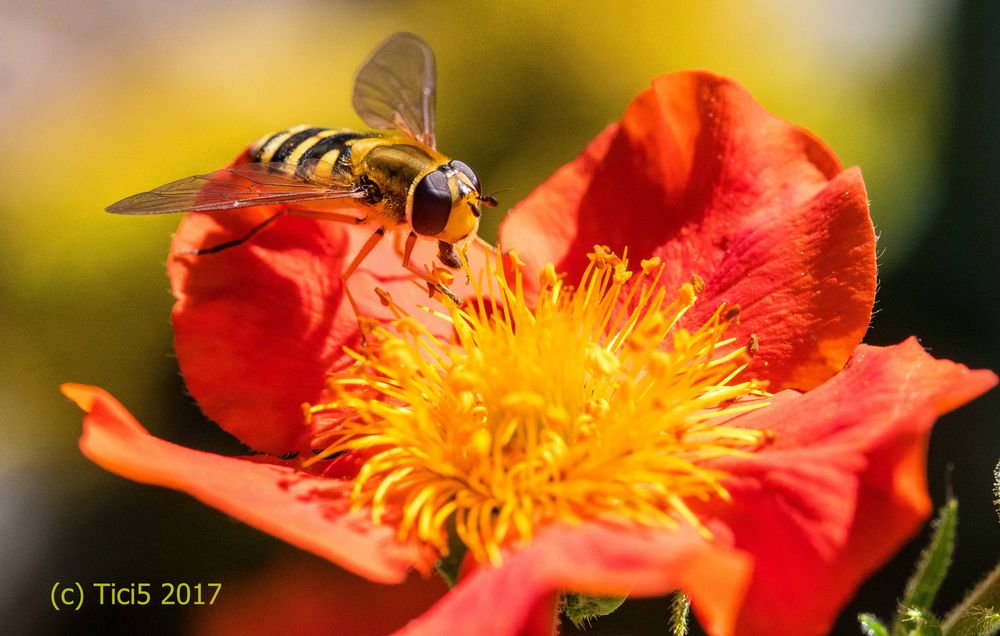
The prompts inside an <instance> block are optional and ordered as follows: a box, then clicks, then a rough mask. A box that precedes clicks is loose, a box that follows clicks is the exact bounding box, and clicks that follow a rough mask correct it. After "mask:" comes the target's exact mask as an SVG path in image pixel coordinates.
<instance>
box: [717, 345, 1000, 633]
mask: <svg viewBox="0 0 1000 636" xmlns="http://www.w3.org/2000/svg"><path fill="white" fill-rule="evenodd" d="M996 380H997V379H996V376H995V375H993V374H992V373H990V372H989V371H970V370H969V369H967V368H966V367H964V366H962V365H958V364H955V363H952V362H949V361H946V360H935V359H934V358H932V357H931V356H929V355H928V354H927V353H926V352H925V351H924V350H923V349H922V348H921V347H920V345H919V344H917V342H916V341H915V340H913V339H910V340H908V341H906V342H904V343H902V344H900V345H897V346H894V347H887V348H877V347H867V346H861V347H859V348H858V350H857V351H856V352H855V355H854V357H853V358H852V360H851V363H850V364H849V366H848V367H847V368H846V369H845V370H844V371H843V372H842V373H840V374H838V375H837V376H835V377H834V378H833V379H831V380H829V381H828V382H826V383H825V384H823V385H822V386H820V387H819V388H817V389H815V390H813V391H811V392H809V393H806V394H803V395H795V394H792V393H791V392H789V393H787V394H782V395H778V396H776V397H775V400H774V403H773V404H772V406H771V407H769V408H767V409H764V410H762V411H758V412H755V413H752V414H750V415H748V416H747V417H745V418H742V419H741V421H740V423H741V424H742V425H745V426H748V427H751V428H766V429H770V430H772V431H774V433H775V436H776V437H775V442H774V444H773V445H771V446H769V447H768V448H766V449H765V450H763V451H762V452H760V453H758V454H756V455H753V456H749V457H746V458H733V459H729V460H726V461H725V462H721V463H720V467H721V468H723V470H725V471H727V472H728V473H729V475H730V477H729V478H727V480H726V482H725V486H726V488H727V490H728V491H729V493H730V494H731V495H732V498H733V502H732V504H729V505H726V506H724V507H722V506H720V508H719V509H718V510H716V511H715V512H716V513H717V515H718V516H719V517H721V520H722V521H723V522H724V523H726V524H727V525H728V526H729V527H730V528H731V529H732V533H733V537H734V538H735V547H737V548H739V549H742V550H745V551H747V552H749V553H750V554H752V555H753V557H754V578H753V583H752V585H751V588H750V592H749V595H748V597H747V603H746V606H745V607H744V610H743V612H742V613H741V615H740V623H739V628H738V630H737V633H739V634H774V633H796V634H812V633H816V634H819V633H825V632H826V630H827V629H828V628H829V626H830V623H831V622H832V621H833V619H834V618H835V616H836V613H837V611H838V609H839V608H840V607H841V606H842V604H843V603H844V602H846V601H847V600H848V599H849V598H850V596H851V595H852V594H853V593H854V590H855V589H856V587H857V586H858V584H859V583H860V582H861V581H862V580H863V579H864V578H865V577H866V576H867V575H868V574H870V573H871V572H872V571H874V570H875V569H876V568H877V567H878V566H879V565H881V564H882V563H883V562H884V561H885V560H886V559H887V558H888V557H889V556H890V555H891V554H892V553H893V552H894V551H895V550H896V549H898V548H899V546H900V545H901V544H902V543H903V542H904V541H905V540H906V539H907V538H908V537H910V536H911V535H912V534H913V533H914V532H915V531H916V530H917V529H918V528H919V527H920V525H921V523H922V522H923V521H924V519H926V517H927V515H928V513H929V511H930V502H929V500H928V497H927V492H926V485H925V481H924V472H925V454H926V449H927V437H928V435H929V433H930V428H931V425H932V424H933V422H934V420H935V418H937V417H938V416H939V415H941V414H943V413H945V412H947V411H950V410H952V409H954V408H956V407H958V406H959V405H961V404H964V403H965V402H967V401H969V400H971V399H973V398H974V397H976V396H977V395H979V394H981V393H983V392H984V391H986V390H987V389H989V388H990V387H991V386H993V385H994V384H996Z"/></svg>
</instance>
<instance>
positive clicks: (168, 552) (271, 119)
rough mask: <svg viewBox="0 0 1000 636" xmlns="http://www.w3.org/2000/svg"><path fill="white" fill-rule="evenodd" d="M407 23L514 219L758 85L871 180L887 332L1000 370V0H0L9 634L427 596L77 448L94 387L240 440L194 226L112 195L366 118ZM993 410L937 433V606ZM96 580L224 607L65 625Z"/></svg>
mask: <svg viewBox="0 0 1000 636" xmlns="http://www.w3.org/2000/svg"><path fill="white" fill-rule="evenodd" d="M398 30H409V31H414V32H416V33H418V34H420V35H421V36H422V37H424V38H425V39H426V40H427V41H428V42H430V44H431V45H432V47H433V48H434V50H435V51H436V53H437V57H438V68H439V91H438V117H439V123H438V139H439V145H440V147H441V148H442V149H443V150H444V151H445V152H447V153H450V154H451V155H453V156H455V157H460V158H462V159H463V160H464V161H466V162H467V163H468V164H470V165H472V166H474V167H475V168H476V171H477V172H478V174H479V175H480V177H481V178H482V180H483V183H484V186H485V187H486V188H487V189H494V188H496V189H499V188H509V190H506V191H504V192H503V193H502V194H501V195H500V198H501V199H502V206H510V205H512V204H513V203H514V202H516V201H518V200H519V199H521V198H522V197H523V196H524V195H526V194H527V193H528V192H529V191H530V190H531V189H532V188H533V187H535V186H536V185H538V184H539V183H540V182H541V181H542V180H544V179H545V178H546V177H547V176H548V175H549V174H550V173H551V172H552V171H553V170H554V169H555V168H556V167H558V166H559V165H561V164H563V163H565V162H566V161H568V160H570V159H572V158H573V157H574V156H575V155H576V154H577V153H578V152H579V151H580V149H581V148H582V147H583V146H584V145H585V144H586V142H587V141H588V140H589V139H590V138H591V137H592V136H593V135H594V134H596V133H597V132H598V131H599V130H601V129H602V128H603V127H604V126H605V125H607V124H608V123H610V122H612V121H614V120H615V119H617V118H618V117H619V116H620V114H621V113H622V111H623V110H624V108H625V106H626V104H627V103H628V102H629V100H630V99H631V98H632V97H633V96H634V95H635V94H637V93H638V92H639V91H640V90H641V89H642V88H643V87H645V86H646V85H647V84H648V82H649V80H650V79H651V78H652V77H653V76H655V75H658V74H660V73H664V72H667V71H671V70H679V69H685V68H707V69H711V70H714V71H717V72H721V73H724V74H727V75H730V76H733V77H735V78H737V79H738V80H739V81H741V82H742V83H744V84H745V85H746V86H748V87H749V89H750V90H751V91H752V93H753V94H754V95H755V96H756V98H757V99H758V100H759V101H760V102H761V103H762V104H763V105H764V106H765V107H766V108H767V109H768V110H770V111H772V112H774V113H776V114H778V115H780V116H782V117H785V118H787V119H789V120H791V121H793V122H795V123H798V124H801V125H803V126H806V127H807V128H809V129H811V130H813V131H814V132H816V133H817V134H819V135H820V136H821V137H822V138H824V139H825V140H826V141H827V142H828V143H829V144H830V145H831V146H832V147H833V148H834V149H836V151H837V152H838V154H839V155H840V157H841V158H842V160H843V161H844V163H845V164H847V165H852V164H856V165H860V166H861V167H862V169H863V172H864V175H865V180H866V182H867V184H868V189H869V193H870V197H871V202H872V206H871V207H872V215H873V217H874V219H875V223H876V226H877V229H878V231H879V233H880V240H879V250H880V263H881V286H880V292H879V298H878V302H877V306H876V309H877V313H876V315H875V317H874V319H873V322H872V327H871V330H870V332H869V335H868V337H867V340H868V341H869V342H871V343H874V344H892V343H896V342H898V341H900V340H902V339H904V338H905V337H907V336H909V335H911V334H915V335H917V336H918V337H920V339H921V341H922V343H923V344H924V346H925V347H927V348H929V349H930V350H931V351H932V352H933V353H934V354H935V355H937V356H940V357H946V358H952V359H955V360H959V361H962V362H965V363H967V364H969V365H970V366H977V367H989V368H992V369H994V370H997V369H1000V295H998V285H997V283H996V276H997V274H998V266H997V259H998V257H1000V249H998V246H1000V203H998V202H1000V186H998V183H1000V180H998V177H997V174H996V166H997V159H998V151H1000V130H998V128H1000V106H998V105H1000V46H998V39H997V35H996V34H997V33H1000V3H995V2H990V1H983V2H946V1H940V0H882V1H880V2H868V1H866V0H838V1H832V2H831V1H822V0H815V1H812V0H810V1H799V0H776V1H775V0H772V1H765V0H744V1H741V2H735V1H733V2H724V1H721V0H719V1H708V2H702V1H691V2H663V1H658V2H657V1H645V0H636V1H634V2H631V3H629V4H628V6H627V7H626V5H621V6H619V5H617V4H616V3H597V2H594V3H590V2H579V1H578V0H547V1H545V2H537V1H535V0H518V1H514V2H505V3H499V2H495V1H490V0H465V1H464V2H461V3H458V2H420V1H405V0H398V1H390V0H380V1H376V2H346V1H344V2H320V1H318V0H316V1H308V0H300V1H297V2H286V3H258V2H247V1H241V2H236V1H228V0H223V1H218V2H196V1H194V0H175V1H173V2H169V3H167V2H157V1H153V0H132V1H130V2H125V1H121V2H114V1H99V0H81V1H72V0H65V1H50V2H31V3H22V2H15V1H13V0H6V1H0V121H2V126H0V221H2V222H0V246H2V249H0V271H2V277H0V626H2V628H0V629H2V631H4V632H5V633H19V634H31V633H38V634H47V633H79V632H81V631H85V630H91V631H95V632H96V631H100V632H102V633H106V632H108V631H123V630H128V631H139V630H140V629H141V631H143V632H144V633H164V634H173V633H222V632H224V631H226V630H227V629H230V630H234V633H235V631H239V630H248V629H249V630H250V631H251V632H252V631H270V630H277V629H281V628H282V626H283V628H287V629H290V630H292V631H297V632H300V633H308V629H309V628H313V627H315V628H317V629H319V628H324V627H327V626H332V625H335V624H336V623H335V622H331V621H336V620H339V619H338V616H343V615H345V613H346V610H345V608H348V609H350V608H354V609H355V610H357V609H358V608H364V614H366V615H368V616H382V615H391V614H393V613H394V612H395V613H401V612H405V611H407V610H406V607H410V606H411V605H412V603H413V602H415V601H409V603H410V605H405V603H404V601H403V600H402V599H403V598H404V597H405V596H407V595H406V594H405V593H401V592H399V591H397V590H395V589H390V590H389V594H388V595H387V594H386V593H384V592H380V591H378V590H376V589H371V588H365V587H358V586H357V585H355V583H354V581H353V577H349V576H346V575H344V574H342V573H340V572H339V571H337V569H336V568H334V567H333V566H329V565H327V564H325V563H323V562H322V561H320V560H318V559H314V558H312V557H310V556H308V555H303V554H300V553H298V552H296V551H295V550H292V549H290V548H288V547H286V546H284V545H283V544H281V543H280V542H278V541H276V540H273V539H271V538H269V537H267V536H264V535H263V534H261V533H259V532H257V531H255V530H252V529H250V528H247V527H244V526H242V525H239V524H237V523H235V522H233V521H231V520H229V519H227V518H226V517H225V516H224V515H222V514H220V513H218V512H216V511H214V510H211V509H208V508H207V507H204V506H202V505H200V504H198V503H196V502H195V501H193V500H191V499H189V498H187V497H186V496H183V495H180V494H176V493H173V492H168V491H165V490H160V489H155V488H151V487H146V486H141V485H138V484H134V483H131V482H127V481H125V480H123V479H120V478H118V477H115V476H112V475H110V474H108V473H105V472H104V471H102V470H100V469H99V468H97V467H96V466H94V465H92V464H91V463H89V462H88V461H87V460H86V459H85V458H84V457H83V456H82V455H81V454H80V453H79V451H78V449H77V446H76V441H77V438H78V436H79V431H80V413H79V412H78V411H77V409H76V408H75V407H74V406H72V405H70V404H69V402H68V401H66V400H65V399H63V398H62V396H61V395H60V394H59V393H58V391H57V386H58V384H59V383H61V382H65V381H77V382H85V383H90V384H97V385H100V386H103V387H106V388H107V389H109V390H110V391H111V392H112V393H114V394H115V395H116V396H117V397H119V398H120V399H121V401H122V402H123V403H124V404H125V405H127V406H128V407H129V408H130V409H131V410H132V412H133V413H135V414H136V415H137V417H138V418H139V419H140V421H142V422H143V423H144V424H145V425H146V426H147V427H148V428H150V430H152V431H153V432H154V433H155V434H157V435H159V436H162V437H165V438H167V439H170V440H173V441H177V442H179V443H182V444H186V445H194V446H197V447H200V448H205V449H209V450H215V451H222V452H228V453H239V452H241V449H240V447H239V445H238V444H237V443H236V442H235V441H234V440H232V439H230V438H228V437H227V436H226V435H225V434H223V433H221V432H219V431H218V430H217V429H215V428H214V426H213V425H212V424H211V423H210V422H208V421H207V420H205V419H204V417H203V416H201V415H200V413H199V411H198V410H197V407H196V406H195V405H194V404H193V403H192V401H191V399H190V398H189V397H188V396H187V395H186V393H185V392H184V388H183V382H182V380H181V378H180V377H179V375H178V371H177V366H176V362H175V359H174V357H173V354H172V346H171V337H172V335H171V329H170V323H169V312H170V306H171V298H170V294H169V291H168V286H167V281H166V277H165V273H164V263H165V257H166V251H167V246H168V243H169V238H170V233H171V232H172V231H173V229H174V228H175V227H176V224H177V222H178V220H179V219H178V218H177V217H173V216H164V217H148V218H128V217H116V216H112V215H107V214H104V213H103V212H102V209H103V208H104V206H106V205H108V204H109V203H111V202H113V201H115V200H117V199H120V198H122V197H124V196H126V195H129V194H132V193H134V192H137V191H141V190H146V189H149V188H151V187H153V186H156V185H159V184H161V183H163V182H166V181H169V180H172V179H175V178H178V177H181V176H185V175H190V174H197V173H203V172H207V171H210V170H211V169H214V168H215V167H218V166H219V165H222V164H224V163H226V162H227V161H229V160H230V159H231V158H232V157H233V156H235V155H236V154H237V153H238V151H239V150H240V149H242V148H243V147H244V146H245V145H246V144H247V143H248V142H250V141H252V140H254V139H256V138H257V137H258V136H259V135H261V134H263V133H265V132H267V131H271V130H277V129H281V128H285V127H288V126H290V125H294V124H298V123H311V124H317V125H329V126H338V127H341V126H343V127H360V126H361V124H360V122H359V120H358V118H357V116H356V115H355V114H354V113H353V112H352V111H351V108H350V91H351V83H352V77H353V74H354V72H355V69H356V68H357V66H358V65H359V64H360V62H361V61H362V60H363V59H364V57H365V56H366V55H367V54H368V52H369V51H370V50H371V49H372V47H373V46H374V45H375V44H376V43H377V42H379V41H381V40H382V39H383V38H384V37H386V36H387V35H388V34H390V33H392V32H394V31H398ZM498 218H499V215H496V216H494V221H495V220H497V219H498ZM495 231H496V230H495V222H494V223H493V224H490V225H489V226H488V227H484V230H483V234H484V235H485V236H486V237H487V238H495V236H496V234H495ZM232 381H233V382H239V378H232ZM998 425H1000V400H998V392H997V391H994V392H993V393H991V394H990V395H987V396H986V397H985V398H983V399H981V400H979V401H977V402H976V403H974V404H972V405H971V406H968V407H966V408H964V409H962V410H961V411H959V412H957V413H954V414H952V415H949V416H947V417H945V418H944V420H943V421H942V422H941V423H940V424H939V426H938V428H937V429H936V431H935V433H934V436H933V439H932V447H931V451H930V466H929V481H930V486H931V492H932V495H933V496H934V499H935V501H936V502H937V503H940V502H942V501H943V499H944V497H945V496H946V493H948V492H954V493H955V494H957V496H958V497H959V499H960V525H959V546H958V552H957V555H956V566H955V568H954V571H953V572H952V574H951V576H950V577H949V579H948V581H947V582H946V584H945V588H944V590H943V592H942V595H941V600H942V606H941V609H945V608H946V607H947V606H949V605H950V604H952V603H954V602H955V601H957V600H958V599H959V598H960V597H961V594H962V592H963V590H965V589H967V588H968V587H970V586H971V585H972V584H973V583H974V582H975V581H976V579H977V578H978V577H979V576H981V575H982V574H984V573H985V572H986V571H987V570H988V569H989V568H990V567H991V566H992V564H993V563H994V562H995V561H996V559H997V558H998V556H1000V550H998V549H997V548H998V546H1000V541H998V539H1000V526H998V522H997V518H996V514H995V512H994V510H993V502H992V498H993V496H992V493H991V477H992V475H991V474H992V469H993V466H994V464H995V462H996V461H997V459H998V458H1000V428H998ZM923 541H924V538H918V539H917V540H916V541H915V542H914V543H912V544H911V545H909V546H908V547H907V548H906V549H904V550H903V551H902V552H901V553H900V555H899V556H898V557H897V558H896V559H895V560H893V561H892V562H891V563H890V564H889V565H888V566H887V567H886V568H885V569H884V570H883V571H881V572H880V573H878V574H876V575H875V576H874V577H873V578H872V579H871V580H870V581H869V582H868V583H866V584H865V585H864V586H863V587H862V588H861V589H860V590H859V592H858V596H857V599H856V601H855V602H854V603H853V604H852V605H851V606H850V607H848V608H847V609H846V610H845V612H844V614H843V615H842V617H841V620H840V622H839V623H838V625H837V628H836V629H837V632H838V633H845V634H847V633H858V631H857V628H856V623H855V622H854V619H853V616H854V615H855V614H856V613H857V612H858V611H862V610H864V611H874V612H876V613H878V614H881V615H882V616H883V617H886V616H889V615H891V613H892V611H893V608H894V604H895V600H896V599H897V597H898V596H899V594H900V592H901V590H902V587H903V585H904V582H905V579H906V576H907V574H908V571H909V569H910V567H911V565H912V563H913V562H914V560H915V559H916V557H917V554H918V552H919V547H920V545H922V542H923ZM76 580H79V581H81V582H83V583H85V584H86V583H89V582H115V583H119V584H128V583H133V582H150V583H153V585H154V589H158V587H159V584H160V583H162V582H175V583H176V582H189V583H197V582H207V581H216V582H222V583H223V590H222V593H221V595H220V600H219V602H218V603H217V604H216V605H215V606H213V607H188V608H184V607H173V608H169V607H166V608H165V607H153V606H150V607H140V608H135V607H110V606H105V607H99V606H97V605H96V604H94V603H90V604H89V605H88V606H87V607H86V608H85V609H84V610H83V611H82V612H79V613H72V612H67V611H63V612H59V613H56V612H55V611H54V610H53V609H52V608H51V607H50V606H49V589H50V587H51V586H52V584H53V583H54V582H56V581H63V582H67V581H76ZM290 590H291V591H294V593H289V591H290ZM434 593H436V590H428V589H427V588H426V587H422V588H421V589H420V590H417V591H414V592H413V594H414V595H415V598H423V599H425V600H424V601H423V602H426V599H427V598H430V596H428V595H433V594H434ZM421 595H423V596H421ZM358 599H363V600H358ZM380 599H381V600H380ZM366 603H367V605H366ZM379 603H382V604H381V605H379ZM404 605H405V607H404ZM409 611H413V610H409ZM355 613H357V612H355ZM666 615H667V605H666V602H665V601H664V600H663V599H644V600H636V601H629V602H628V603H627V604H626V606H625V607H624V608H623V610H622V611H620V612H619V613H618V614H616V615H615V616H613V617H611V618H609V619H606V620H602V621H599V622H598V623H596V624H595V625H594V626H593V629H592V631H593V632H594V633H609V634H662V633H664V631H665V629H666V627H665V626H666ZM373 625H374V624H369V627H373ZM386 625H389V623H386ZM341 629H342V630H345V631H342V632H341V633H354V632H350V631H348V630H352V629H355V628H350V627H346V626H344V624H341ZM373 629H374V627H373ZM380 629H388V627H381V628H380ZM242 633H248V632H247V631H242Z"/></svg>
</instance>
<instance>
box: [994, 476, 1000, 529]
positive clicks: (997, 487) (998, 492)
mask: <svg viewBox="0 0 1000 636" xmlns="http://www.w3.org/2000/svg"><path fill="white" fill-rule="evenodd" d="M993 506H994V508H996V511H997V519H1000V462H997V465H996V467H995V468H994V469H993Z"/></svg>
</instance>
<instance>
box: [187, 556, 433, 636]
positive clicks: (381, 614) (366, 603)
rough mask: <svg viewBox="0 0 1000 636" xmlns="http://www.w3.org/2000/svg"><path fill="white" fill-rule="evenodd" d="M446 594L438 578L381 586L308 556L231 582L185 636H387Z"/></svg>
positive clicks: (198, 615) (194, 621)
mask: <svg viewBox="0 0 1000 636" xmlns="http://www.w3.org/2000/svg"><path fill="white" fill-rule="evenodd" d="M446 592H447V588H446V586H445V584H444V582H443V581H441V580H440V579H438V578H433V579H427V580H425V579H413V578H411V579H410V580H408V581H407V582H406V583H404V584H403V585H399V586H397V585H393V586H388V585H378V584H376V583H371V582H369V581H365V580H364V579H361V578H358V577H356V576H353V575H351V574H350V573H347V572H344V571H343V570H340V569H337V568H334V567H330V566H329V564H324V563H323V562H322V561H318V560H316V559H306V558H304V556H303V557H302V558H296V559H286V560H284V561H281V562H279V563H273V564H269V565H265V566H264V568H258V569H257V571H255V572H254V573H253V575H252V576H250V577H247V578H245V579H241V580H236V581H228V580H227V581H226V587H225V590H223V591H222V593H221V594H220V595H219V598H218V599H217V600H216V602H215V604H214V605H213V607H212V609H211V611H208V612H204V611H202V612H195V613H194V614H193V615H192V618H193V619H194V620H193V621H192V622H193V625H192V627H193V629H191V630H185V633H193V634H204V635H206V636H244V635H245V634H285V633H294V634H296V635H297V636H311V635H316V636H320V635H323V636H328V635H330V634H346V635H350V636H366V635H369V636H376V635H383V634H388V633H391V632H392V631H393V630H395V629H398V628H399V627H401V626H402V625H404V624H405V623H406V621H407V620H408V619H410V618H413V617H414V616H418V615H420V613H421V612H423V611H424V610H426V609H427V608H428V607H429V606H430V605H431V603H433V602H434V601H435V600H436V599H438V598H440V597H441V596H442V595H443V594H445V593H446Z"/></svg>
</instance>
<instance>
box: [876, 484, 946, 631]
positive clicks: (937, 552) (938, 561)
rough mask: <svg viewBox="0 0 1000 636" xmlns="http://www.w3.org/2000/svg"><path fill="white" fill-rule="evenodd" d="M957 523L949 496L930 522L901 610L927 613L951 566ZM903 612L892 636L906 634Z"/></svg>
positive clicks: (893, 624)
mask: <svg viewBox="0 0 1000 636" xmlns="http://www.w3.org/2000/svg"><path fill="white" fill-rule="evenodd" d="M957 525H958V501H956V500H954V499H949V500H948V502H947V503H946V504H945V505H943V506H941V510H939V511H938V516H937V518H936V519H935V520H934V522H933V523H932V524H931V527H932V528H933V529H934V532H933V534H932V535H931V542H930V544H928V546H927V547H926V548H924V551H923V552H922V553H921V555H920V561H919V562H918V563H917V569H916V571H915V572H914V573H913V576H912V577H910V581H909V583H907V584H906V592H905V593H904V595H903V601H902V603H901V606H902V608H904V610H906V611H909V612H912V611H913V610H923V611H920V612H919V613H920V615H924V614H927V615H929V612H927V611H926V610H930V608H931V605H932V604H933V603H934V597H935V596H937V592H938V588H940V587H941V582H942V581H943V580H944V577H945V575H946V574H948V568H950V567H951V556H952V553H953V552H954V551H955V527H956V526H957ZM903 621H904V611H900V612H898V613H897V614H896V619H895V620H894V621H893V622H892V633H893V635H894V636H900V635H903V634H906V633H907V631H906V628H905V626H904V625H903Z"/></svg>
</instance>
